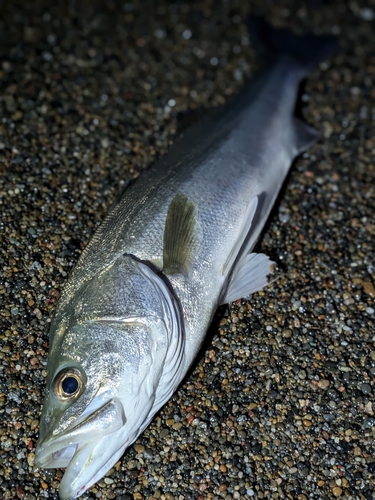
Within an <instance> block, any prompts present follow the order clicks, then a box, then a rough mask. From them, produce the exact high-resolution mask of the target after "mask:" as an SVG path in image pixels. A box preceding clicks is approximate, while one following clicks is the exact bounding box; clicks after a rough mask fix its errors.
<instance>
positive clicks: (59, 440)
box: [35, 398, 126, 499]
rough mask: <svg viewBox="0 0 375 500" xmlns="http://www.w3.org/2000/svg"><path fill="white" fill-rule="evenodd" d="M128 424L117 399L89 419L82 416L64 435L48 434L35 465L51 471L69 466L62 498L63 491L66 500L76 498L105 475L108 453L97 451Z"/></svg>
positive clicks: (39, 449)
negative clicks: (104, 441) (105, 441)
mask: <svg viewBox="0 0 375 500" xmlns="http://www.w3.org/2000/svg"><path fill="white" fill-rule="evenodd" d="M85 413H86V414H87V412H85ZM125 422H126V418H125V414H124V410H123V406H122V404H121V402H120V401H119V400H118V399H117V398H113V399H111V400H110V401H108V402H107V403H105V404H104V405H102V406H101V407H100V408H98V409H96V410H94V411H93V412H92V413H90V414H89V415H88V416H85V415H82V417H81V419H80V421H79V422H75V423H74V425H73V426H72V427H68V428H67V429H65V430H64V431H63V432H61V433H60V434H58V435H55V436H54V435H47V436H46V438H45V439H44V440H43V441H42V442H41V443H39V445H38V448H37V452H36V457H35V463H36V465H37V466H38V467H43V468H47V469H48V468H59V467H66V468H67V469H66V471H65V475H64V478H63V481H62V483H61V487H62V489H63V490H66V492H65V494H62V495H61V491H60V495H61V497H62V498H66V499H72V498H76V497H77V496H79V495H80V494H82V493H83V491H85V490H86V489H87V488H89V487H90V486H91V485H92V484H93V483H94V482H95V481H96V480H97V475H98V473H99V471H100V473H101V474H102V470H103V468H105V466H106V464H107V461H108V460H107V459H108V457H106V453H104V454H103V453H101V454H100V453H98V454H96V453H95V448H97V447H98V448H99V449H102V441H103V439H108V438H110V436H111V435H113V434H115V433H116V431H119V430H120V429H122V428H123V426H124V424H125ZM121 453H122V450H121ZM78 483H80V484H81V485H80V486H79V484H78ZM74 488H75V489H76V492H75V493H73V492H72V489H74ZM60 490H61V488H60ZM68 490H69V491H68Z"/></svg>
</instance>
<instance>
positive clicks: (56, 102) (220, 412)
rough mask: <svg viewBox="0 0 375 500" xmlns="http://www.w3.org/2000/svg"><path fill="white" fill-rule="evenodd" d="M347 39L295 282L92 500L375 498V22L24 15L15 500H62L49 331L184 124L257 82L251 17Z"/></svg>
mask: <svg viewBox="0 0 375 500" xmlns="http://www.w3.org/2000/svg"><path fill="white" fill-rule="evenodd" d="M250 12H251V13H253V14H257V15H265V16H266V18H267V20H268V21H269V22H272V23H273V24H275V25H277V26H282V27H287V28H288V29H291V30H294V31H295V32H307V31H313V32H315V33H334V34H336V35H337V36H338V37H339V46H338V49H337V51H336V54H335V55H334V57H332V58H331V60H330V61H328V62H326V63H323V64H322V65H321V66H320V68H318V69H316V71H314V72H313V74H312V75H311V76H310V77H309V78H308V80H307V83H306V86H305V88H304V94H303V96H302V97H303V102H304V109H303V111H304V115H305V118H306V119H307V121H308V122H309V123H310V124H312V125H314V126H315V127H317V128H318V129H320V130H321V131H322V132H323V135H324V139H323V140H322V141H321V142H319V144H317V145H316V146H314V147H313V148H311V149H310V150H309V152H308V153H307V154H305V155H303V157H301V158H299V159H298V161H297V162H296V164H295V165H294V167H293V169H292V172H291V175H290V178H289V180H288V183H287V185H286V187H285V189H284V191H283V193H282V196H281V199H280V200H279V203H278V205H277V207H276V209H275V210H274V212H273V216H272V218H271V220H270V223H269V224H268V227H267V228H266V232H265V233H264V235H263V237H262V240H261V242H260V243H259V249H260V250H261V251H264V252H266V253H268V254H269V255H271V256H272V257H273V258H274V259H275V260H276V261H277V262H278V264H279V267H280V269H281V272H280V275H281V277H280V279H279V280H278V281H276V282H275V283H273V284H272V285H271V286H269V287H268V288H267V289H266V290H264V291H263V292H260V293H258V294H255V295H254V296H253V299H252V301H251V302H250V303H246V302H242V303H241V302H238V303H237V304H231V305H230V306H229V307H224V308H222V309H221V310H220V312H219V317H218V321H217V324H218V326H217V327H216V329H214V332H213V339H212V341H211V342H210V343H209V344H208V345H207V350H206V351H205V352H204V353H203V357H202V360H201V362H200V363H199V364H198V365H197V366H196V368H195V370H194V372H193V373H191V374H190V377H189V378H188V379H187V380H186V382H185V383H184V384H183V386H182V387H181V388H180V390H179V391H178V392H177V393H176V394H175V396H174V397H173V398H172V399H171V401H170V402H169V403H168V404H167V405H166V406H165V407H164V408H163V409H162V411H161V412H160V413H159V414H158V415H157V416H156V417H155V419H154V421H153V422H152V424H151V425H150V427H149V428H148V429H147V430H146V431H145V432H144V433H143V435H142V436H141V437H140V438H139V440H138V441H137V442H136V444H135V445H133V446H132V447H131V448H130V449H129V450H128V452H127V453H126V454H125V456H124V457H123V459H122V460H121V462H119V463H118V464H117V465H116V467H115V469H116V470H115V471H114V470H112V473H111V474H110V475H108V476H107V477H106V478H105V479H103V480H101V481H100V482H99V483H98V484H97V485H95V487H94V488H93V489H92V490H91V491H90V492H89V493H88V494H87V495H86V496H85V497H84V498H91V499H93V498H103V499H111V498H118V499H129V498H131V499H133V498H134V499H146V498H147V499H150V498H161V499H167V500H172V499H178V500H180V499H181V500H183V499H202V500H203V499H206V498H207V499H214V500H215V499H219V498H227V499H232V498H235V499H236V498H297V499H302V500H303V499H308V498H316V499H331V498H336V497H341V498H348V499H350V498H353V499H354V498H355V499H357V498H358V499H370V498H374V497H375V493H374V475H373V473H374V472H375V457H374V436H375V418H374V417H375V415H374V407H373V399H374V391H375V385H374V383H375V328H374V315H375V311H374V309H375V306H374V296H375V289H374V246H375V245H374V238H375V221H374V201H373V200H374V196H375V188H374V172H375V168H374V157H375V131H374V119H375V99H374V98H375V90H374V79H375V56H374V54H375V39H374V24H375V3H374V1H371V2H370V1H369V2H364V1H363V2H357V1H352V2H343V1H342V0H338V1H319V0H315V1H313V0H312V1H310V2H306V3H303V2H298V1H294V2H293V1H287V0H285V1H264V0H259V1H253V2H244V1H241V2H239V1H230V2H229V1H222V2H211V1H206V2H190V3H187V2H170V3H168V2H166V1H164V2H163V1H159V2H147V1H143V2H140V1H133V2H130V1H129V2H123V3H121V2H108V1H107V2H105V1H103V2H89V1H86V2H84V1H83V2H78V1H77V2H74V1H70V2H59V1H56V2H49V1H34V2H4V4H2V7H1V12H0V204H1V218H2V219H1V222H2V226H1V231H0V244H1V266H0V273H1V284H0V304H1V305H0V318H1V319H0V322H1V323H0V327H1V337H0V342H1V345H0V369H1V372H0V376H1V385H0V434H1V452H0V490H1V491H2V492H3V493H2V494H3V496H2V498H3V499H4V500H5V499H13V498H21V499H22V498H25V499H28V500H31V499H37V498H38V499H39V498H53V499H57V498H58V494H57V488H58V484H59V478H60V477H61V475H62V472H61V471H43V470H39V471H35V470H34V468H33V462H34V447H35V443H36V440H37V435H38V426H39V420H38V419H39V414H40V407H41V403H42V399H43V393H44V377H45V366H46V357H47V351H48V327H49V323H50V319H51V316H52V314H53V311H54V308H55V303H56V301H57V300H58V297H59V294H60V291H61V289H62V287H63V285H64V283H65V281H66V278H67V275H68V274H69V272H70V270H71V268H72V266H73V265H74V264H75V262H76V261H77V259H78V257H79V254H80V252H81V250H82V248H83V247H84V246H85V245H86V244H87V242H88V240H89V238H90V237H91V235H92V233H93V231H94V229H95V227H96V226H97V225H98V224H99V223H100V221H101V220H102V219H103V217H104V216H105V214H106V213H107V211H108V209H109V208H110V206H111V205H112V203H113V202H114V200H115V199H116V197H117V196H118V195H119V193H120V192H121V191H122V189H123V188H124V186H125V184H126V182H127V181H129V180H130V179H132V178H133V177H135V176H137V174H138V173H139V172H140V170H142V169H143V168H145V167H146V166H147V165H149V164H150V163H151V162H153V161H154V160H155V159H157V158H158V157H160V156H161V155H162V154H163V153H164V152H165V151H167V150H168V148H169V146H170V144H171V142H172V141H173V139H174V137H175V134H176V130H177V128H178V123H179V120H178V119H177V115H178V113H179V112H182V111H185V110H187V109H189V108H198V109H200V110H202V109H203V108H205V107H207V108H209V107H212V106H216V105H219V104H221V103H223V102H224V101H225V100H226V99H227V97H228V96H230V95H231V94H232V93H234V92H236V91H237V90H238V89H240V88H241V86H242V85H243V84H244V83H245V82H246V80H247V78H249V77H252V75H253V74H254V73H255V72H256V69H257V67H258V63H259V60H257V59H256V54H255V52H254V51H253V49H252V48H251V46H250V45H249V40H248V37H247V32H246V20H247V16H248V14H249V13H250Z"/></svg>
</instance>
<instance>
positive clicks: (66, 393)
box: [54, 368, 83, 401]
mask: <svg viewBox="0 0 375 500" xmlns="http://www.w3.org/2000/svg"><path fill="white" fill-rule="evenodd" d="M82 387H83V380H82V373H81V372H80V371H79V370H77V369H76V368H66V369H64V370H62V371H61V372H60V373H59V374H58V375H57V376H56V379H55V383H54V392H55V395H56V396H57V397H58V398H59V399H62V400H65V401H67V400H69V399H72V398H74V397H76V396H77V395H78V394H80V393H81V390H82Z"/></svg>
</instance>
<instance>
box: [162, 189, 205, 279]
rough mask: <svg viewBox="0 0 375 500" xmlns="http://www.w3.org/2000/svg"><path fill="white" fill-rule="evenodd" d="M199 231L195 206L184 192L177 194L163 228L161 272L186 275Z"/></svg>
mask: <svg viewBox="0 0 375 500" xmlns="http://www.w3.org/2000/svg"><path fill="white" fill-rule="evenodd" d="M199 236H200V231H199V224H198V219H197V207H196V205H195V203H194V202H193V201H191V200H190V199H189V198H188V197H187V196H186V195H184V194H181V193H179V194H177V195H176V196H175V197H174V198H173V200H172V201H171V204H170V205H169V208H168V213H167V219H166V222H165V229H164V241H163V244H164V247H163V272H164V273H166V274H183V275H185V276H186V275H187V274H188V273H189V270H190V268H191V265H192V261H193V258H194V255H195V250H196V246H197V243H198V240H199Z"/></svg>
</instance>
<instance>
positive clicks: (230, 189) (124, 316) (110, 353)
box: [36, 23, 333, 500]
mask: <svg viewBox="0 0 375 500" xmlns="http://www.w3.org/2000/svg"><path fill="white" fill-rule="evenodd" d="M260 24H261V28H262V29H261V30H260V32H262V33H263V35H265V38H266V40H267V43H268V45H273V46H276V47H277V48H278V49H279V54H278V56H277V57H275V58H274V60H273V63H272V64H271V65H270V66H269V68H268V70H267V71H266V72H265V73H264V74H263V75H262V76H261V77H260V78H259V79H258V81H257V82H256V83H254V85H252V86H250V88H247V89H245V90H244V92H243V93H242V94H241V95H240V96H239V97H237V99H235V100H234V101H233V102H232V103H229V104H228V105H227V106H226V107H224V109H221V110H219V111H216V112H214V113H213V114H212V115H210V116H208V117H207V118H205V119H204V120H203V121H202V122H200V123H199V124H197V125H196V126H194V127H193V128H192V129H190V130H189V131H188V132H187V133H186V134H185V135H184V136H183V137H182V138H180V139H179V140H177V141H176V143H175V144H174V145H173V146H172V148H171V150H170V151H169V153H168V154H167V155H166V156H165V157H164V158H162V160H161V161H160V162H159V163H158V164H156V165H155V166H153V167H152V168H150V169H148V170H147V171H146V172H145V173H143V174H142V175H141V176H140V178H139V179H138V180H137V181H136V182H135V183H133V184H132V185H131V186H130V187H129V188H128V189H127V190H126V191H125V194H124V196H123V197H122V199H121V201H120V202H119V203H118V204H117V205H116V206H115V207H114V208H113V209H112V211H111V212H110V213H109V215H108V216H107V218H106V219H105V221H104V222H103V224H102V225H101V227H100V228H99V229H98V231H97V232H96V234H95V235H94V237H93V238H92V240H91V241H90V243H89V244H88V246H87V247H86V248H85V250H84V251H83V253H82V255H81V257H80V259H79V261H78V263H77V265H76V267H75V268H74V270H73V272H72V274H71V276H70V278H69V280H68V282H67V284H66V285H65V288H64V291H63V293H62V296H61V299H60V301H59V303H58V306H57V310H56V313H55V317H54V320H53V322H52V325H51V331H50V353H49V359H48V375H47V389H46V396H45V402H44V406H43V413H42V417H41V426H40V438H39V443H38V446H37V451H36V464H37V465H38V466H39V467H45V468H55V467H66V471H65V474H64V477H63V479H62V481H61V484H60V496H61V498H62V499H63V500H67V499H74V498H77V497H79V496H80V495H81V494H82V493H83V492H84V491H85V490H86V489H88V488H89V487H90V486H92V485H93V484H94V483H95V482H96V481H98V480H99V479H100V478H101V477H103V476H104V475H105V474H106V472H107V471H108V470H109V469H110V468H111V467H112V466H113V465H114V464H115V463H116V462H117V461H118V460H119V459H120V457H121V456H122V455H123V453H124V451H125V450H126V448H127V447H128V446H129V445H131V444H132V443H133V442H134V441H135V439H136V438H137V436H139V435H140V434H141V432H142V431H143V430H144V429H145V428H146V427H147V425H148V424H149V423H150V421H151V420H152V418H153V416H154V415H155V413H156V412H157V411H158V410H159V408H160V407H161V406H162V405H163V404H164V403H165V402H166V401H167V400H168V399H169V398H170V397H171V395H172V394H173V393H174V391H175V390H176V388H177V386H178V384H179V383H180V382H181V380H182V379H183V377H184V375H185V374H186V372H187V370H188V369H189V367H190V366H191V364H192V362H193V360H194V358H195V357H196V355H197V353H198V351H199V348H200V346H201V344H202V341H203V339H204V337H205V334H206V331H207V328H208V326H209V324H210V322H211V320H212V317H213V314H214V312H215V310H216V308H217V307H218V306H219V305H221V304H225V303H227V302H230V301H233V300H236V299H239V298H241V297H248V296H249V295H250V294H252V293H253V292H255V291H257V290H259V289H261V288H262V287H264V286H265V285H266V284H267V283H268V276H269V274H270V268H271V264H272V262H271V261H270V260H269V258H268V257H266V256H265V255H263V254H254V253H251V251H252V249H253V247H254V245H255V242H256V241H257V238H258V236H259V234H260V231H261V229H262V227H263V226H264V224H265V222H266V220H267V218H268V216H269V213H270V210H271V208H272V206H273V204H274V202H275V200H276V197H277V195H278V193H279V190H280V188H281V186H282V184H283V182H284V179H285V177H286V175H287V173H288V170H289V168H290V165H291V163H292V161H293V159H294V158H295V157H296V156H297V155H298V154H300V153H301V152H302V151H304V150H306V149H307V148H308V147H309V146H310V145H311V144H312V143H314V142H315V141H316V140H317V138H318V136H319V134H318V133H317V131H316V130H315V129H313V128H311V127H309V126H308V125H306V124H305V123H304V122H302V121H301V120H299V119H298V118H296V117H295V116H294V109H295V105H296V99H297V93H298V88H299V84H300V81H301V80H302V79H303V78H304V77H305V76H306V75H307V73H308V72H309V71H310V70H311V69H312V68H313V67H314V66H315V65H316V64H318V63H319V62H320V61H321V60H322V59H324V58H325V57H327V55H328V54H329V53H330V51H331V49H332V45H333V42H332V39H331V38H330V37H314V36H312V35H307V36H305V37H296V36H294V35H291V34H289V33H287V32H283V31H276V30H273V29H272V28H270V27H269V26H267V25H264V24H262V23H260Z"/></svg>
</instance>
